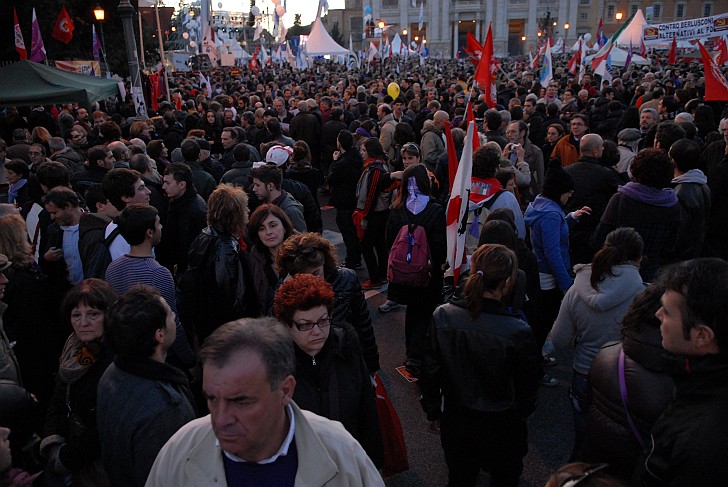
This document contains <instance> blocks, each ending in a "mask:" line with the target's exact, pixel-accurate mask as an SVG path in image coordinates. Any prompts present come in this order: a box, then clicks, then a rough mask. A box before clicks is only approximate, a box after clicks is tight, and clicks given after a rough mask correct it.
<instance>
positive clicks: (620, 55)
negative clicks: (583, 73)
mask: <svg viewBox="0 0 728 487" xmlns="http://www.w3.org/2000/svg"><path fill="white" fill-rule="evenodd" d="M609 55H610V56H611V57H612V66H624V63H625V62H626V61H627V51H625V50H624V49H620V48H618V47H617V46H614V47H612V52H610V53H609ZM594 56H595V54H592V55H590V56H587V57H586V58H585V59H584V61H585V62H586V65H587V66H591V61H592V58H593V57H594ZM631 62H633V63H635V64H637V65H638V66H649V65H650V64H652V62H651V61H649V60H648V59H645V58H643V57H642V56H640V55H639V54H634V52H633V53H632V60H631Z"/></svg>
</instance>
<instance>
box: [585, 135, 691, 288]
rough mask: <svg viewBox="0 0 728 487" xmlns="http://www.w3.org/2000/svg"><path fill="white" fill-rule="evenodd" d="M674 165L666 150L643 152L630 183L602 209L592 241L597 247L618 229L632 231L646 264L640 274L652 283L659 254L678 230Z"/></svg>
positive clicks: (657, 267)
mask: <svg viewBox="0 0 728 487" xmlns="http://www.w3.org/2000/svg"><path fill="white" fill-rule="evenodd" d="M672 177H673V164H672V161H671V160H670V158H669V157H668V155H667V154H666V153H665V151H663V150H660V149H644V150H642V151H641V152H639V153H638V154H637V155H636V156H635V158H634V160H633V161H632V181H631V182H629V183H627V184H625V185H624V186H620V187H619V189H618V191H617V193H616V194H614V195H613V196H612V198H611V199H610V200H609V203H608V204H607V208H606V209H605V210H604V213H603V214H602V217H601V219H600V221H599V224H598V225H597V228H596V230H595V231H594V234H593V235H592V238H591V245H592V248H600V247H601V246H602V245H603V244H604V241H605V240H606V237H607V235H608V234H609V233H610V232H612V231H613V230H615V229H617V228H620V227H631V228H634V229H635V230H636V231H637V232H638V233H639V234H640V235H641V236H642V239H643V240H644V246H645V250H644V255H645V261H644V262H643V265H642V266H641V269H640V274H641V275H642V278H643V279H644V280H645V281H646V282H651V281H652V280H653V279H654V278H655V277H656V276H657V271H658V269H659V267H660V255H661V254H662V253H663V252H664V251H665V250H667V249H671V248H673V247H674V245H675V242H676V241H677V237H678V229H679V228H680V222H681V217H680V206H679V205H678V199H677V196H676V194H675V191H674V190H673V189H672V188H670V187H669V186H670V183H671V181H672Z"/></svg>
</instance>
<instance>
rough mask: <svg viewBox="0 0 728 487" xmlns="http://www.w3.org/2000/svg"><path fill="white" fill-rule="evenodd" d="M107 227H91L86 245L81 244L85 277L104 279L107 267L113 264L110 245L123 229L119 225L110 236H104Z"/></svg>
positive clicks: (85, 237)
mask: <svg viewBox="0 0 728 487" xmlns="http://www.w3.org/2000/svg"><path fill="white" fill-rule="evenodd" d="M105 232H106V227H103V226H100V227H98V228H93V229H89V230H88V232H87V233H86V235H85V236H84V240H85V242H84V245H83V246H81V245H79V251H82V252H83V253H82V255H81V264H82V266H83V277H84V279H89V278H91V277H95V278H97V279H103V278H104V277H105V276H106V268H107V267H109V264H111V252H109V247H110V246H111V244H112V243H113V242H114V240H115V239H116V237H117V236H119V233H120V232H121V230H119V227H118V226H117V227H116V228H114V230H112V232H111V233H110V234H109V236H108V237H105V238H104V234H105Z"/></svg>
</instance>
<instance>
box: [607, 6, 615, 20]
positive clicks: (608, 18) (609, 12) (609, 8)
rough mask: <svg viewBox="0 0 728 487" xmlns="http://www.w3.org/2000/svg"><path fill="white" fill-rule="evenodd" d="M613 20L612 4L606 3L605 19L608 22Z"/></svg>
mask: <svg viewBox="0 0 728 487" xmlns="http://www.w3.org/2000/svg"><path fill="white" fill-rule="evenodd" d="M613 20H614V5H607V18H606V21H607V22H610V21H613Z"/></svg>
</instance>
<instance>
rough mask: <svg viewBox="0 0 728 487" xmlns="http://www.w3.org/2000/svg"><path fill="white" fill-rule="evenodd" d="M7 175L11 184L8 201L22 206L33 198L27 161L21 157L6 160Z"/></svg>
mask: <svg viewBox="0 0 728 487" xmlns="http://www.w3.org/2000/svg"><path fill="white" fill-rule="evenodd" d="M5 175H6V177H7V182H8V185H9V186H8V203H10V204H14V205H15V206H17V207H21V206H23V205H24V204H25V203H27V202H28V201H30V200H31V199H32V198H31V196H30V195H29V193H28V190H29V187H28V185H27V184H28V177H29V176H30V169H29V168H28V165H27V164H26V163H25V161H23V160H21V159H11V160H9V161H5Z"/></svg>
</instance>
